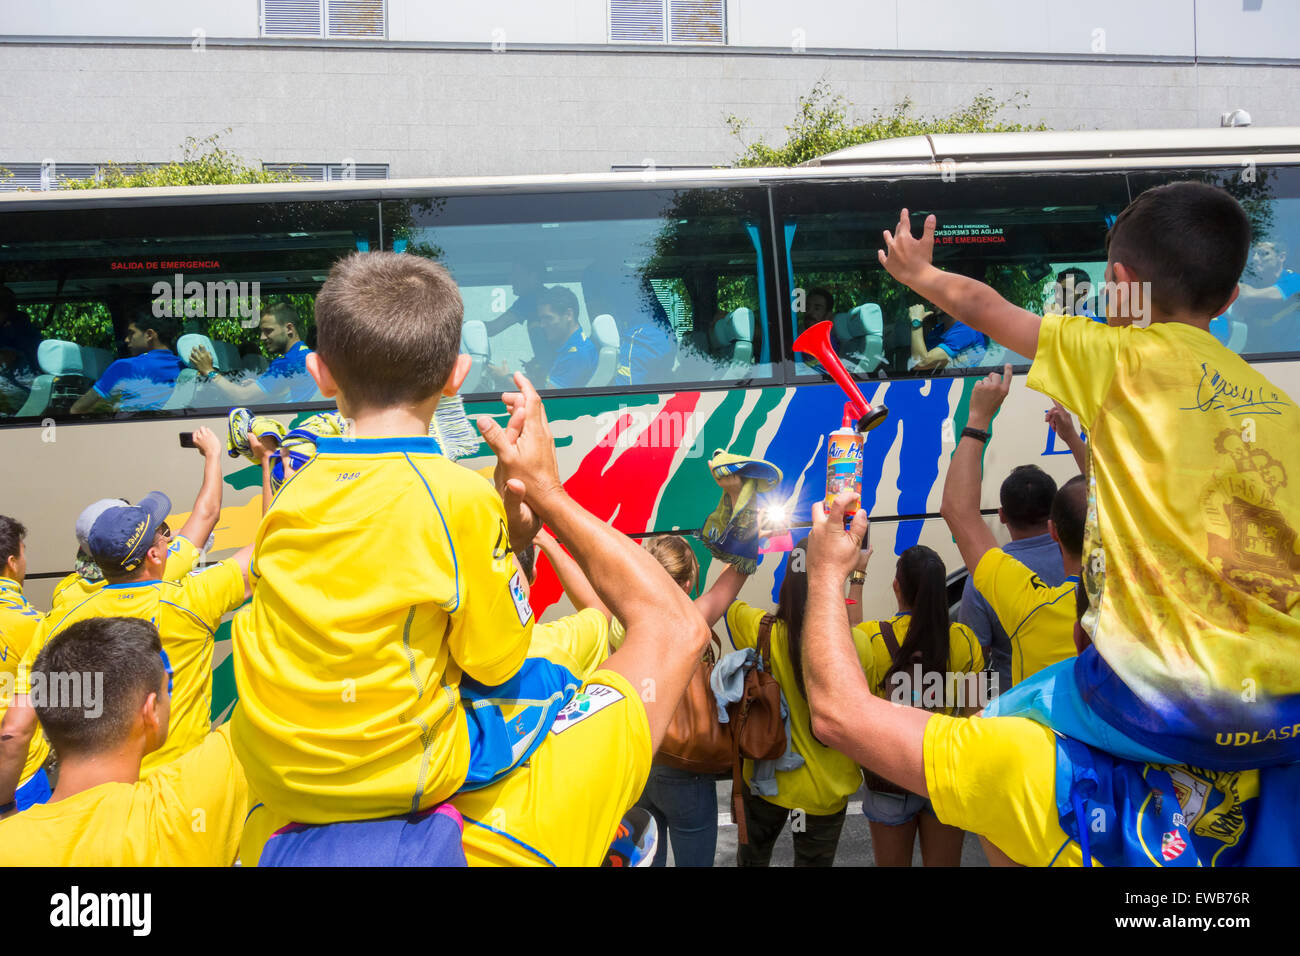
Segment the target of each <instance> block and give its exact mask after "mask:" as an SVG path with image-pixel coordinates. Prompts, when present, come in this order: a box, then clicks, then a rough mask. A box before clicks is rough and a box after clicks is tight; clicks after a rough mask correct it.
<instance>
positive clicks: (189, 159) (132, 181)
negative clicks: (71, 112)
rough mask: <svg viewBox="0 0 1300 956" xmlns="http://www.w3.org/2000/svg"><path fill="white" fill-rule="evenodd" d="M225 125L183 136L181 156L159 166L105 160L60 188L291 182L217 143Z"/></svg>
mask: <svg viewBox="0 0 1300 956" xmlns="http://www.w3.org/2000/svg"><path fill="white" fill-rule="evenodd" d="M230 132H231V129H230V128H229V127H227V128H226V129H224V130H221V131H219V132H216V133H213V134H212V135H211V136H205V137H203V138H202V139H199V138H198V137H196V136H190V137H187V138H186V140H185V144H184V145H183V146H182V147H181V158H180V159H178V160H176V161H175V162H171V163H166V164H164V165H162V166H156V167H145V168H142V169H137V170H135V171H131V170H128V169H125V168H123V167H122V166H120V165H118V164H117V163H108V164H107V165H105V166H103V167H102V168H101V170H100V175H99V177H98V178H96V179H73V180H69V181H68V182H66V183H64V184H63V188H64V189H132V188H143V187H149V186H230V185H238V184H242V183H293V182H298V180H299V177H297V176H294V175H293V174H292V173H284V172H273V171H271V170H266V169H263V168H262V167H261V166H260V165H250V164H249V163H247V162H245V161H244V159H243V157H241V156H240V155H239V154H238V153H235V152H232V151H231V150H229V149H226V148H225V147H224V146H222V145H221V144H220V140H221V137H222V136H225V135H226V134H227V133H230Z"/></svg>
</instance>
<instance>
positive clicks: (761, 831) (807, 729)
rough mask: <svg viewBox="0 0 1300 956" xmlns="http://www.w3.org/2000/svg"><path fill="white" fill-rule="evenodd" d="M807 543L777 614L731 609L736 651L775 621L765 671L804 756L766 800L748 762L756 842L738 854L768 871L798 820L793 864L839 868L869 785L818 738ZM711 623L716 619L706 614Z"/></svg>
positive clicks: (793, 560) (862, 650) (765, 788)
mask: <svg viewBox="0 0 1300 956" xmlns="http://www.w3.org/2000/svg"><path fill="white" fill-rule="evenodd" d="M807 542H808V539H807V538H804V539H802V540H801V541H799V543H798V544H796V545H795V546H794V549H793V550H792V551H791V552H790V554H789V556H788V557H787V559H786V563H785V577H784V580H782V582H781V590H780V592H779V596H778V600H777V607H776V612H775V614H770V612H768V611H765V610H764V609H763V608H758V607H752V606H751V605H749V604H746V603H745V602H744V601H736V602H734V603H732V604H731V606H730V607H728V608H727V609H726V622H727V632H728V633H729V634H730V636H731V642H732V644H733V645H735V647H736V648H737V649H740V648H746V647H754V648H757V646H758V643H759V640H758V639H759V632H760V629H761V627H762V622H763V619H764V617H768V616H771V618H772V621H771V631H770V641H771V651H772V653H771V658H772V659H771V660H769V661H763V666H764V667H765V668H767V670H768V671H769V673H771V674H772V676H773V677H774V678H776V682H777V683H778V684H780V685H781V691H782V692H783V693H784V694H785V699H786V703H787V705H788V706H789V708H790V725H789V726H790V738H791V740H790V742H791V743H792V744H793V746H794V749H795V750H796V751H797V752H798V754H799V755H800V756H801V757H803V765H802V766H801V767H799V768H798V769H795V770H787V771H780V770H779V771H777V772H776V774H775V776H774V778H773V779H772V780H770V781H760V782H759V783H758V785H757V788H758V789H759V791H760V792H759V793H754V792H753V791H754V790H755V789H756V787H755V784H754V782H753V778H754V762H753V761H752V760H746V761H745V766H744V777H745V793H744V801H745V816H746V821H747V824H748V828H749V843H748V844H744V845H740V846H738V847H737V848H736V865H737V866H767V865H768V863H769V862H770V861H771V858H772V847H773V846H774V845H775V844H776V840H777V837H779V836H780V835H781V831H782V830H783V829H784V828H785V824H786V821H787V820H789V819H790V818H791V816H792V815H793V818H794V819H793V823H792V827H791V829H792V831H793V834H794V865H795V866H830V865H831V864H832V863H834V861H835V850H836V847H838V845H839V841H840V830H841V829H842V828H843V826H844V812H845V809H846V808H847V807H848V802H849V797H851V796H852V795H853V794H854V793H855V792H857V789H858V786H859V785H860V784H861V783H862V774H861V771H860V770H859V769H858V766H857V764H855V763H854V762H853V761H852V760H850V759H849V758H848V757H846V756H844V754H842V753H840V752H839V751H838V750H831V749H830V748H829V747H824V746H822V744H820V743H819V742H818V741H817V739H816V738H815V737H813V733H812V718H811V716H810V713H809V709H808V695H807V693H806V692H805V690H804V682H803V659H802V656H801V647H800V636H801V634H802V632H803V620H804V610H805V608H806V607H807V604H808V573H807V569H806V567H805V565H806V555H807ZM701 610H703V609H701ZM705 620H706V621H707V620H709V616H708V614H707V613H706V614H705ZM854 643H855V644H857V645H858V657H859V660H861V661H863V662H864V664H865V662H866V659H867V644H866V642H865V640H863V639H862V638H860V637H859V636H858V635H856V634H855V635H854Z"/></svg>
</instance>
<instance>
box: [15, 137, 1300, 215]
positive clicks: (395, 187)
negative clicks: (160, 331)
mask: <svg viewBox="0 0 1300 956" xmlns="http://www.w3.org/2000/svg"><path fill="white" fill-rule="evenodd" d="M1230 156H1232V157H1243V156H1250V157H1252V158H1254V159H1257V160H1258V161H1259V162H1261V163H1270V162H1288V163H1289V162H1295V161H1296V160H1297V159H1300V127H1294V126H1279V127H1233V128H1225V129H1220V128H1214V129H1181V130H1180V129H1168V130H1118V131H1083V132H1063V133H1062V132H1050V131H1049V132H1029V133H940V134H934V135H926V136H906V137H900V138H897V139H887V140H879V141H877V142H874V143H864V144H862V145H860V146H850V147H848V148H846V149H841V150H837V151H836V152H833V153H828V154H827V155H825V156H822V157H820V158H818V159H814V160H810V161H809V162H808V163H805V164H804V165H802V166H797V167H745V168H728V167H719V168H717V169H655V168H653V167H648V168H646V169H644V170H631V171H621V172H609V173H560V174H556V173H552V174H544V175H529V176H474V177H458V178H450V177H448V178H428V179H384V180H351V181H336V182H328V183H254V184H241V185H230V186H187V187H176V186H172V187H158V188H148V189H90V190H82V189H57V190H50V191H48V192H38V191H31V192H11V193H0V212H19V211H28V210H32V209H36V208H47V209H50V210H55V209H75V208H96V207H98V208H103V207H112V206H117V205H126V204H131V205H160V206H164V205H187V204H193V203H202V204H207V203H229V202H281V201H287V200H296V199H307V200H310V199H330V200H349V199H366V200H373V199H406V198H418V197H422V196H428V195H429V194H430V193H435V194H444V195H453V194H457V193H459V194H491V193H498V194H509V193H527V192H537V191H555V192H564V191H581V190H587V189H615V190H618V189H654V188H660V189H693V188H700V187H709V186H721V187H727V186H730V187H741V186H759V185H769V184H775V183H781V182H797V181H817V180H843V179H847V178H854V177H873V178H883V179H889V178H906V177H909V176H915V175H917V174H918V173H934V172H938V171H940V170H942V169H943V168H944V167H945V166H947V164H949V163H956V164H957V165H959V166H961V165H963V164H964V165H966V166H973V167H978V169H979V171H981V172H986V173H997V172H1037V173H1050V172H1053V171H1073V170H1078V171H1096V170H1101V169H1120V168H1125V167H1129V168H1131V167H1134V166H1146V165H1150V166H1166V167H1168V166H1176V165H1179V164H1181V163H1184V162H1185V163H1190V164H1193V165H1197V164H1207V163H1221V162H1224V161H1227V160H1226V158H1227V157H1230ZM1234 162H1235V160H1234ZM33 203H35V204H38V205H29V204H33ZM45 204H48V205H45Z"/></svg>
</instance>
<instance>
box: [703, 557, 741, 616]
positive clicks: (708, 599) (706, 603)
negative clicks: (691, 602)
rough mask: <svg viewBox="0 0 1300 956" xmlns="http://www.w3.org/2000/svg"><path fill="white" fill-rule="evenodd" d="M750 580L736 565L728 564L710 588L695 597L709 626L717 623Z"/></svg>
mask: <svg viewBox="0 0 1300 956" xmlns="http://www.w3.org/2000/svg"><path fill="white" fill-rule="evenodd" d="M748 580H749V577H748V575H744V574H741V573H740V572H739V571H737V570H736V567H735V565H731V564H729V565H727V567H726V568H725V569H724V570H723V572H722V573H721V574H719V575H718V579H717V580H716V581H714V582H713V584H711V585H710V586H709V589H708V590H707V591H705V592H704V593H703V594H701V595H700V596H699V597H697V598H696V599H695V606H696V608H698V609H699V612H700V614H701V615H702V616H703V617H704V623H705V624H707V625H709V627H713V625H714V624H717V623H718V621H720V620H721V619H722V617H723V615H724V614H726V613H727V608H729V607H731V605H732V603H733V602H734V601H735V600H736V596H737V595H738V594H740V589H741V588H743V587H744V586H745V582H746V581H748Z"/></svg>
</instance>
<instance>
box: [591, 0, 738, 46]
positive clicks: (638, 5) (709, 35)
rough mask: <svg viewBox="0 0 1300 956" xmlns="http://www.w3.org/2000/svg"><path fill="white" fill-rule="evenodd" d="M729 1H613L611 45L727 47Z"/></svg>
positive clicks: (610, 23)
mask: <svg viewBox="0 0 1300 956" xmlns="http://www.w3.org/2000/svg"><path fill="white" fill-rule="evenodd" d="M726 6H727V5H726V2H725V0H609V41H610V42H611V43H719V44H720V43H726V42H727V11H726Z"/></svg>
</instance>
